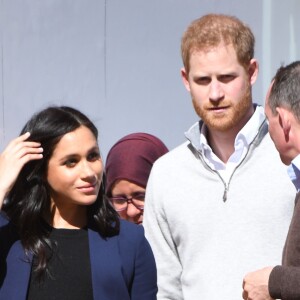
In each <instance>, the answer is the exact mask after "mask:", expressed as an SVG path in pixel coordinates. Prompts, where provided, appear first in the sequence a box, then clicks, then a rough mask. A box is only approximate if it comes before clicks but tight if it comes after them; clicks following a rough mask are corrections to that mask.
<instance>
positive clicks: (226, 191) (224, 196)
mask: <svg viewBox="0 0 300 300" xmlns="http://www.w3.org/2000/svg"><path fill="white" fill-rule="evenodd" d="M255 140H256V138H254V139H253V141H252V142H251V143H250V144H249V147H248V149H247V152H246V154H245V156H244V158H243V159H242V160H241V161H240V163H239V164H238V165H237V166H236V167H235V168H234V170H233V172H232V174H231V176H230V177H229V180H228V184H226V182H225V181H224V179H223V178H222V176H221V175H220V173H219V172H218V171H216V170H214V169H212V168H211V167H210V166H209V165H208V164H207V162H206V161H205V160H204V159H203V157H202V154H201V153H199V152H198V153H199V156H201V160H202V161H203V162H204V163H205V164H206V165H207V167H208V168H209V169H210V170H212V171H213V172H214V173H216V174H217V175H218V176H219V178H220V179H221V181H222V182H223V184H224V193H223V202H226V201H227V194H228V191H229V185H230V182H231V179H232V177H233V175H234V173H235V171H236V170H237V168H238V167H239V166H240V165H241V164H242V163H243V162H244V160H245V159H246V157H247V156H248V153H249V151H250V148H251V146H252V144H253V143H254V141H255Z"/></svg>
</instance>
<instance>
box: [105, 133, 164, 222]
mask: <svg viewBox="0 0 300 300" xmlns="http://www.w3.org/2000/svg"><path fill="white" fill-rule="evenodd" d="M167 152H168V148H167V147H166V146H165V144H164V143H163V142H162V141H161V140H160V139H159V138H157V137H156V136H154V135H152V134H149V133H143V132H137V133H131V134H128V135H126V136H124V137H123V138H121V139H120V140H119V141H117V142H116V143H115V144H114V145H113V146H112V148H111V149H110V150H109V152H108V155H107V159H106V164H105V174H106V178H107V185H106V195H107V196H108V198H109V199H110V201H111V203H112V204H113V206H114V208H115V209H116V211H117V212H118V213H119V215H120V217H121V218H122V219H125V220H127V221H131V222H133V223H135V224H142V222H143V212H144V200H145V191H146V185H147V181H148V178H149V175H150V171H151V169H152V166H153V164H154V162H155V161H156V160H157V159H158V158H159V157H161V156H162V155H164V154H165V153H167Z"/></svg>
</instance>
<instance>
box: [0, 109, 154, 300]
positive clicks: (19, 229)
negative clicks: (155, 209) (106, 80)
mask: <svg viewBox="0 0 300 300" xmlns="http://www.w3.org/2000/svg"><path fill="white" fill-rule="evenodd" d="M97 138H98V131H97V128H96V127H95V126H94V124H93V123H92V122H91V121H90V120H89V119H88V118H87V117H86V116H85V115H83V114H82V113H81V112H79V111H78V110H76V109H73V108H70V107H49V108H46V109H44V110H42V111H41V112H39V113H37V114H35V115H34V116H33V117H32V118H31V119H30V120H29V121H28V122H27V124H26V125H25V127H24V128H23V130H22V132H21V135H20V136H19V137H18V138H16V139H14V140H13V141H11V142H10V143H9V144H8V146H7V148H6V149H5V150H4V151H3V153H2V154H1V155H0V207H1V215H0V299H16V300H17V299H20V300H21V299H22V300H23V299H30V300H31V299H43V300H47V299H63V300H66V299H72V300H74V299H86V300H88V299H109V300H111V299H119V300H125V299H156V292H157V286H156V267H155V261H154V258H153V254H152V251H151V248H150V246H149V244H148V242H147V240H146V239H145V237H144V232H143V230H142V229H141V228H140V227H137V226H133V225H132V224H130V223H129V222H125V221H120V220H119V218H118V214H117V213H116V212H115V210H114V209H113V207H112V206H111V205H110V203H109V202H108V201H107V200H106V199H105V197H103V194H104V187H103V180H102V177H103V164H102V159H101V156H100V151H99V147H98V142H97Z"/></svg>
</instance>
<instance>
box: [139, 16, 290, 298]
mask: <svg viewBox="0 0 300 300" xmlns="http://www.w3.org/2000/svg"><path fill="white" fill-rule="evenodd" d="M181 50H182V59H183V64H184V68H183V69H182V70H181V75H182V79H183V83H184V85H185V87H186V88H187V90H188V91H189V92H190V94H191V98H192V102H193V105H194V108H195V111H196V113H197V114H198V115H199V117H200V121H199V122H197V123H196V124H194V125H193V126H192V127H191V128H190V129H189V130H188V131H187V132H186V134H185V135H186V138H187V141H186V142H185V143H184V144H182V145H180V146H179V147H177V148H175V149H174V150H172V151H171V152H169V153H168V154H166V155H164V156H163V157H161V158H160V159H159V160H158V161H157V162H156V163H155V164H154V167H153V169H152V171H151V174H150V178H149V181H148V185H147V190H146V200H145V213H144V227H145V231H146V236H147V238H148V240H149V242H150V244H151V246H152V249H153V252H154V255H155V259H156V264H157V269H158V287H159V291H158V299H173V300H182V299H185V300H196V299H201V300H220V299H222V300H238V299H241V295H242V284H241V278H243V276H244V274H245V273H246V272H247V271H248V270H250V269H255V268H258V267H259V266H262V265H265V264H266V263H268V264H271V265H272V264H277V263H279V262H280V259H281V249H282V246H283V244H284V239H285V235H286V233H287V230H288V225H289V222H290V219H291V213H292V208H293V203H294V202H293V201H294V198H295V195H294V189H293V186H292V184H291V182H290V181H289V178H288V175H287V173H286V170H285V167H284V165H283V164H282V163H281V161H280V158H279V155H278V153H277V151H276V149H275V147H274V144H273V143H272V141H271V139H270V136H269V133H268V124H267V121H266V118H265V115H264V109H263V108H262V107H260V106H258V105H255V104H254V103H253V102H252V95H251V87H252V85H253V84H254V82H255V81H256V78H257V74H258V62H257V60H256V59H255V58H254V36H253V34H252V32H251V30H250V28H249V27H248V26H246V25H245V24H243V23H242V22H241V21H240V20H238V19H237V18H235V17H231V16H226V15H215V14H210V15H206V16H203V17H202V18H200V19H198V20H195V21H194V22H192V23H191V25H190V26H189V27H188V28H187V30H186V32H185V33H184V35H183V38H182V44H181Z"/></svg>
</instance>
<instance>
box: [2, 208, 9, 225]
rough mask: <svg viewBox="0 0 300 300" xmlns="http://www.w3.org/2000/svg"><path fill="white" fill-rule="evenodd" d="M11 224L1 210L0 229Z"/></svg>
mask: <svg viewBox="0 0 300 300" xmlns="http://www.w3.org/2000/svg"><path fill="white" fill-rule="evenodd" d="M8 223H9V219H8V217H7V215H6V214H5V212H3V211H1V210H0V227H2V226H5V225H7V224H8Z"/></svg>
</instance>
